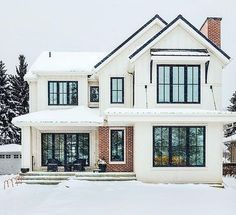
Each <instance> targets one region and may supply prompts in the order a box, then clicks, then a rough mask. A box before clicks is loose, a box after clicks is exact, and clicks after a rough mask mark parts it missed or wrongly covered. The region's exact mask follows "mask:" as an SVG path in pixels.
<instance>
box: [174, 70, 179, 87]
mask: <svg viewBox="0 0 236 215" xmlns="http://www.w3.org/2000/svg"><path fill="white" fill-rule="evenodd" d="M178 83H179V68H178V67H176V66H173V84H178Z"/></svg>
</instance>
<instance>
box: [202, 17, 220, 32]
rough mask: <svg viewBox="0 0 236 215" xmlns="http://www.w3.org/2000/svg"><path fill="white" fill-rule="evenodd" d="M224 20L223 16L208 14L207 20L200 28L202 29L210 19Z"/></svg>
mask: <svg viewBox="0 0 236 215" xmlns="http://www.w3.org/2000/svg"><path fill="white" fill-rule="evenodd" d="M212 19H213V20H220V21H221V20H222V17H217V16H208V17H207V18H206V19H205V21H204V22H203V24H202V26H201V28H200V31H201V30H202V27H203V26H204V25H205V24H206V22H207V21H208V20H212Z"/></svg>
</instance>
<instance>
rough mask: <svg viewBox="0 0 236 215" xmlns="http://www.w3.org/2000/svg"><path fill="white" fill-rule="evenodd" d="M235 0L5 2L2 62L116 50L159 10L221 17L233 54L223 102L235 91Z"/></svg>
mask: <svg viewBox="0 0 236 215" xmlns="http://www.w3.org/2000/svg"><path fill="white" fill-rule="evenodd" d="M235 9H236V1H235V0H194V1H193V0H178V1H174V0H93V1H92V0H20V1H19V0H0V32H1V33H0V60H3V61H4V62H5V64H6V66H7V68H8V72H9V73H13V72H14V71H15V65H16V64H17V63H18V61H17V58H18V55H19V54H24V55H25V56H26V58H27V61H28V63H29V65H31V64H32V62H33V61H34V60H35V59H36V57H37V56H38V55H39V54H40V53H41V52H42V51H45V50H52V51H111V50H112V49H113V48H115V47H116V46H117V45H119V44H120V43H121V42H122V41H123V40H124V39H126V38H127V37H128V36H129V35H130V34H132V33H133V32H134V31H135V30H137V29H138V28H139V27H140V26H142V25H143V24H144V23H145V22H146V21H147V20H149V19H150V18H151V17H153V16H154V15H155V14H156V13H157V14H159V15H160V16H161V17H162V18H163V19H165V20H166V21H167V22H170V21H172V20H173V19H174V18H175V17H176V16H177V15H178V14H182V15H183V16H184V17H185V18H186V19H187V20H189V21H190V22H191V23H192V24H193V25H195V26H196V27H197V28H199V27H200V26H201V24H202V23H203V22H204V20H205V18H206V17H207V16H220V17H222V18H223V20H222V48H223V50H224V51H226V53H227V54H229V55H230V56H231V57H232V62H231V63H230V65H228V66H227V68H226V69H225V71H224V74H223V104H224V106H226V105H228V100H229V98H231V95H232V94H233V92H234V91H235V90H236V71H234V70H235V68H236V60H234V59H236V49H235V48H236V47H235V39H234V38H235V35H236V28H235V25H234V23H233V22H235V21H236V13H235Z"/></svg>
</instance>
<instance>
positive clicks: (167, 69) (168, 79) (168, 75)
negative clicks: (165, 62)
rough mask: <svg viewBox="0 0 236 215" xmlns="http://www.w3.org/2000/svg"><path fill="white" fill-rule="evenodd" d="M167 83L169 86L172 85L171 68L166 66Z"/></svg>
mask: <svg viewBox="0 0 236 215" xmlns="http://www.w3.org/2000/svg"><path fill="white" fill-rule="evenodd" d="M165 83H166V84H169V83H170V67H169V66H165Z"/></svg>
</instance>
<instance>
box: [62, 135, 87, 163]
mask: <svg viewBox="0 0 236 215" xmlns="http://www.w3.org/2000/svg"><path fill="white" fill-rule="evenodd" d="M77 159H86V166H89V134H88V133H79V134H66V142H65V164H70V163H73V162H74V161H75V160H77Z"/></svg>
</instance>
